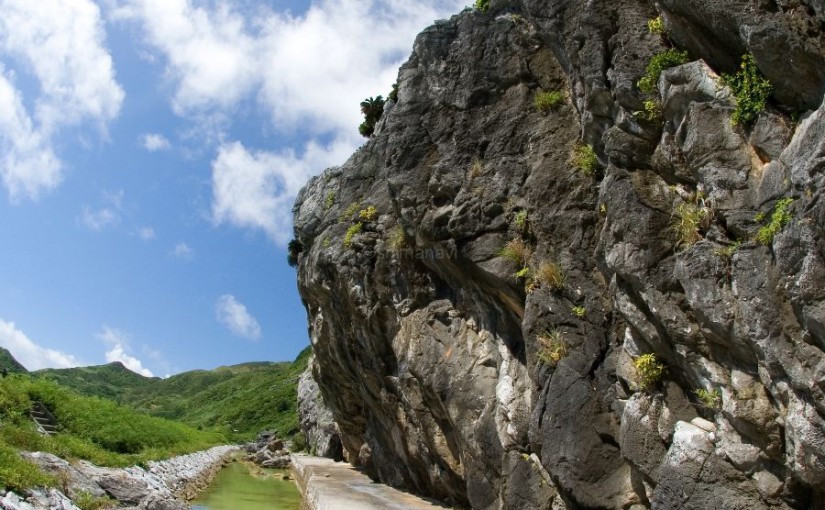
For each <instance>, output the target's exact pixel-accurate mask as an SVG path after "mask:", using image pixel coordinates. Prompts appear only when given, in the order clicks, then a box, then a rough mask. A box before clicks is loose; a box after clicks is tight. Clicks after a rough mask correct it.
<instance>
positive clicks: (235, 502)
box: [192, 462, 301, 510]
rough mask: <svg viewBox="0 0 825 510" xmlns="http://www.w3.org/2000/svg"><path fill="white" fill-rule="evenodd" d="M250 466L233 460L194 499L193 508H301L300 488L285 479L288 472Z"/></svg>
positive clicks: (233, 509)
mask: <svg viewBox="0 0 825 510" xmlns="http://www.w3.org/2000/svg"><path fill="white" fill-rule="evenodd" d="M251 469H252V472H250V467H249V465H248V464H247V463H245V462H232V463H230V464H229V465H228V466H226V467H225V468H223V469H222V470H221V472H220V473H218V476H217V477H215V481H214V482H212V485H211V486H210V487H209V489H207V490H206V491H204V492H203V493H202V494H201V495H200V497H199V498H198V499H196V500H195V501H193V502H192V510H300V508H301V495H300V493H299V492H298V487H297V486H296V485H295V482H294V481H293V480H283V479H282V476H283V474H284V473H286V471H284V470H277V469H261V468H258V467H257V466H253V467H252V468H251Z"/></svg>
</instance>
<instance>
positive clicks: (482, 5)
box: [475, 0, 490, 12]
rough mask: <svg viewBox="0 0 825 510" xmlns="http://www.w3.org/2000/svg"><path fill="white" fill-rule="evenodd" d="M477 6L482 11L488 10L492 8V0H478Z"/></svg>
mask: <svg viewBox="0 0 825 510" xmlns="http://www.w3.org/2000/svg"><path fill="white" fill-rule="evenodd" d="M475 7H476V9H478V10H479V11H481V12H487V11H488V10H489V9H490V0H476V3H475Z"/></svg>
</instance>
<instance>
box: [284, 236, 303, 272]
mask: <svg viewBox="0 0 825 510" xmlns="http://www.w3.org/2000/svg"><path fill="white" fill-rule="evenodd" d="M302 251H304V245H302V244H301V241H299V240H297V239H293V240H292V241H290V242H289V244H288V245H287V248H286V263H287V264H289V266H290V267H295V266H297V265H298V256H299V255H300V254H301V252H302Z"/></svg>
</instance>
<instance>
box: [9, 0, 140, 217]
mask: <svg viewBox="0 0 825 510" xmlns="http://www.w3.org/2000/svg"><path fill="white" fill-rule="evenodd" d="M104 39H105V33H104V30H103V23H102V21H101V17H100V10H99V9H98V7H97V4H95V3H94V2H93V1H91V0H74V1H71V2H65V1H61V0H41V1H37V2H32V1H29V0H0V59H4V60H5V59H6V58H11V59H12V60H13V61H15V62H20V63H22V65H21V66H20V68H21V69H24V70H25V71H26V72H27V73H30V75H31V78H33V79H34V80H35V81H36V82H37V83H38V85H39V88H37V89H36V90H38V92H39V94H38V95H36V96H35V97H27V98H26V100H27V101H25V102H24V100H23V99H24V98H23V96H22V94H21V92H20V91H19V90H18V89H17V88H16V86H15V82H16V80H17V76H16V74H15V72H14V71H13V70H9V69H8V65H5V66H4V65H3V62H0V157H2V159H3V160H4V164H3V165H2V166H0V177H2V180H3V184H4V185H5V187H6V189H7V191H8V195H9V198H10V200H12V201H13V202H16V201H19V200H21V199H23V198H31V199H36V198H37V197H38V196H39V195H40V194H41V193H42V192H44V191H47V190H49V189H52V188H54V187H56V186H57V185H58V184H59V183H60V181H61V178H62V169H63V164H62V163H61V161H60V159H59V157H58V156H57V155H56V151H55V149H54V146H53V142H54V140H53V139H54V137H55V136H56V135H57V133H58V131H61V130H62V129H63V128H65V127H69V126H78V125H82V124H85V123H92V124H93V125H95V126H96V127H97V129H98V130H100V131H101V133H103V135H104V136H105V130H106V125H107V123H108V122H109V121H111V120H112V119H114V118H115V117H116V116H117V114H118V112H119V111H120V106H121V104H122V102H123V98H124V93H123V90H122V88H121V87H120V85H119V84H118V83H117V82H116V80H115V73H114V66H113V65H112V58H111V56H110V55H109V53H108V50H107V49H106V47H105V44H104ZM6 63H8V62H6ZM27 103H28V104H31V105H32V107H31V109H27V107H26V104H27Z"/></svg>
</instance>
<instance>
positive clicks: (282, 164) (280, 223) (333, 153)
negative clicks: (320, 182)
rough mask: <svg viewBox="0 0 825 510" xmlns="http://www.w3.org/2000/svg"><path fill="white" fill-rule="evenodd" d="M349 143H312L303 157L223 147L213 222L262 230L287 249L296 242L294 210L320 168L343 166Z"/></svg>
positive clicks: (216, 165) (215, 175)
mask: <svg viewBox="0 0 825 510" xmlns="http://www.w3.org/2000/svg"><path fill="white" fill-rule="evenodd" d="M350 151H351V147H350V145H349V144H347V143H346V142H336V143H333V144H332V145H330V146H326V147H325V146H321V145H319V144H317V143H314V142H311V143H309V144H308V145H307V146H306V148H305V149H304V152H303V154H300V155H297V154H295V153H294V152H292V151H284V152H281V153H271V152H250V151H249V150H247V149H246V148H245V147H244V146H243V145H242V144H241V143H240V142H233V143H227V144H224V145H222V146H221V148H220V150H219V151H218V156H217V157H216V158H215V160H214V161H213V163H212V193H213V199H212V217H213V220H214V221H215V223H216V224H221V223H228V224H231V225H235V226H237V227H244V228H251V229H259V230H262V231H264V232H266V233H267V234H268V235H269V237H271V238H272V239H273V240H274V241H276V242H277V243H279V244H281V245H286V243H287V241H288V240H289V239H290V234H291V225H292V214H291V213H292V205H293V202H294V201H295V196H296V195H297V194H298V191H300V189H301V187H302V186H303V185H304V183H306V181H307V179H308V178H309V177H310V176H311V175H313V174H314V173H316V172H317V170H318V169H319V168H326V167H328V166H331V165H332V164H334V163H335V162H336V161H342V160H343V159H344V158H346V157H347V155H348V154H349V153H350Z"/></svg>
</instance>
